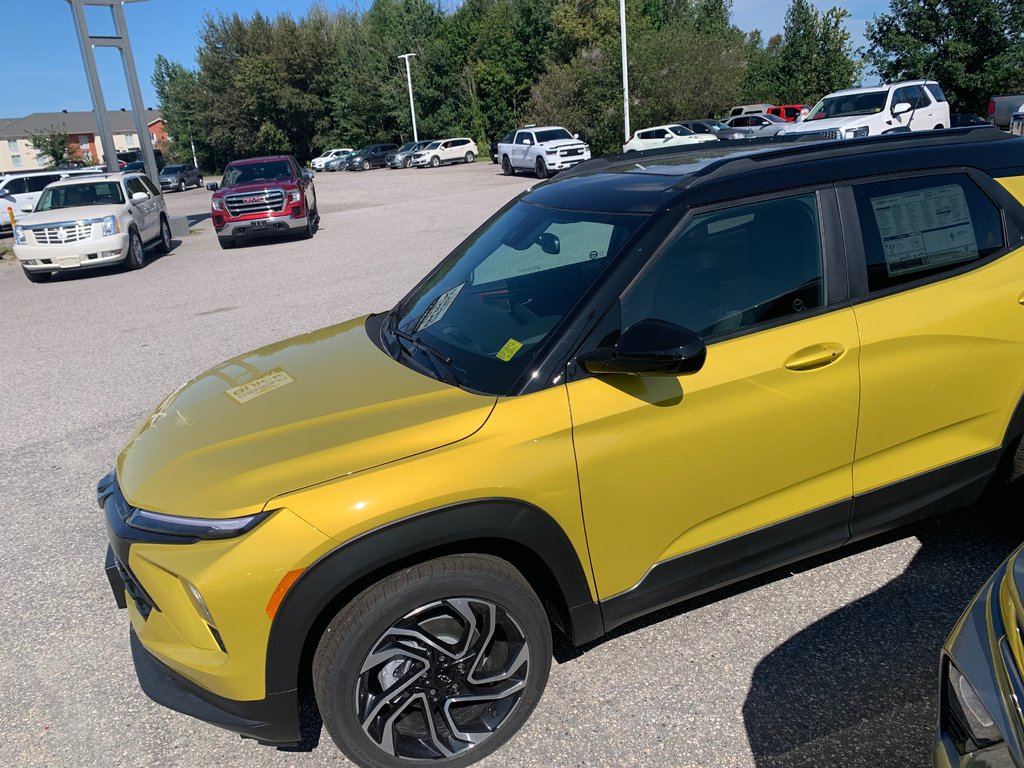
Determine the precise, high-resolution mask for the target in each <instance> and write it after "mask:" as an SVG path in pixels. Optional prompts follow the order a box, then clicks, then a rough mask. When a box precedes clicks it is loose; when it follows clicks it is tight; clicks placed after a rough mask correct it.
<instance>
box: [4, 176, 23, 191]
mask: <svg viewBox="0 0 1024 768" xmlns="http://www.w3.org/2000/svg"><path fill="white" fill-rule="evenodd" d="M3 192H4V194H5V195H24V194H25V193H26V192H28V182H27V181H26V180H25V177H24V176H21V177H19V178H17V179H11V180H10V181H8V182H7V184H5V185H4V189H3Z"/></svg>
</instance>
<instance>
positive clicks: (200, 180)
mask: <svg viewBox="0 0 1024 768" xmlns="http://www.w3.org/2000/svg"><path fill="white" fill-rule="evenodd" d="M202 188H203V177H202V176H200V177H199V179H198V180H197V181H196V189H202Z"/></svg>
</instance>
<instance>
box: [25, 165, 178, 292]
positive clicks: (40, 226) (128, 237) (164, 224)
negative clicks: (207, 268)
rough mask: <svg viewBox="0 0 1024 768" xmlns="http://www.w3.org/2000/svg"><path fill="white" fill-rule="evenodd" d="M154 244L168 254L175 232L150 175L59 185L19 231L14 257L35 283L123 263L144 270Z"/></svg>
mask: <svg viewBox="0 0 1024 768" xmlns="http://www.w3.org/2000/svg"><path fill="white" fill-rule="evenodd" d="M148 244H153V245H155V247H156V248H157V250H158V251H159V252H161V253H167V252H168V251H169V250H170V249H171V228H170V224H169V223H168V220H167V208H166V206H165V205H164V198H163V195H161V194H160V190H158V189H157V188H156V185H155V184H153V182H152V181H151V180H150V178H149V177H148V176H146V175H145V174H144V173H109V174H105V175H102V176H98V175H91V176H72V177H69V178H66V179H62V180H60V181H55V182H53V183H52V184H50V185H48V186H47V187H46V189H44V190H43V191H42V193H41V194H40V196H39V199H38V201H37V202H36V204H35V206H34V208H32V212H31V213H29V214H28V215H26V216H23V217H21V218H20V219H19V220H18V223H17V226H15V227H14V255H15V257H17V259H18V261H19V262H20V263H21V266H22V269H23V270H24V271H25V277H27V278H28V279H29V280H31V281H32V282H33V283H42V282H46V281H48V280H49V279H50V278H51V277H53V275H54V274H55V273H57V272H70V271H77V270H81V269H91V268H93V267H101V266H105V265H109V264H116V263H118V262H124V263H125V264H127V266H128V268H129V269H141V268H142V267H143V266H144V265H145V263H146V252H145V247H146V245H148Z"/></svg>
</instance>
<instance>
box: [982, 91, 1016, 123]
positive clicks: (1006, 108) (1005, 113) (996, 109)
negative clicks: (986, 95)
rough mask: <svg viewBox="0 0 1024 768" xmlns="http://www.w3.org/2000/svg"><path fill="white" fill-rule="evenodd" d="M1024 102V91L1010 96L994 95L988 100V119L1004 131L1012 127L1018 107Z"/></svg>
mask: <svg viewBox="0 0 1024 768" xmlns="http://www.w3.org/2000/svg"><path fill="white" fill-rule="evenodd" d="M1021 104H1024V93H1018V94H1011V95H1008V96H993V97H992V98H991V99H989V102H988V119H989V121H990V122H991V123H992V124H993V125H995V126H996V127H997V128H1002V129H1003V130H1004V131H1007V130H1009V129H1010V121H1011V120H1012V119H1013V115H1014V114H1015V113H1016V112H1018V111H1019V110H1018V109H1017V108H1018V107H1019V106H1020V105H1021Z"/></svg>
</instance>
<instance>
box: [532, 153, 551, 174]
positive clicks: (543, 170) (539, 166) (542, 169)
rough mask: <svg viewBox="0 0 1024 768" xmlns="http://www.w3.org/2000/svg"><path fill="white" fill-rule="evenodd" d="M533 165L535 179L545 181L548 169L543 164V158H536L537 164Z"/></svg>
mask: <svg viewBox="0 0 1024 768" xmlns="http://www.w3.org/2000/svg"><path fill="white" fill-rule="evenodd" d="M534 165H535V168H534V170H535V171H536V172H537V178H538V179H546V178H547V177H548V167H547V165H545V164H544V158H543V157H538V158H537V162H536V163H535V164H534Z"/></svg>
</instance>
